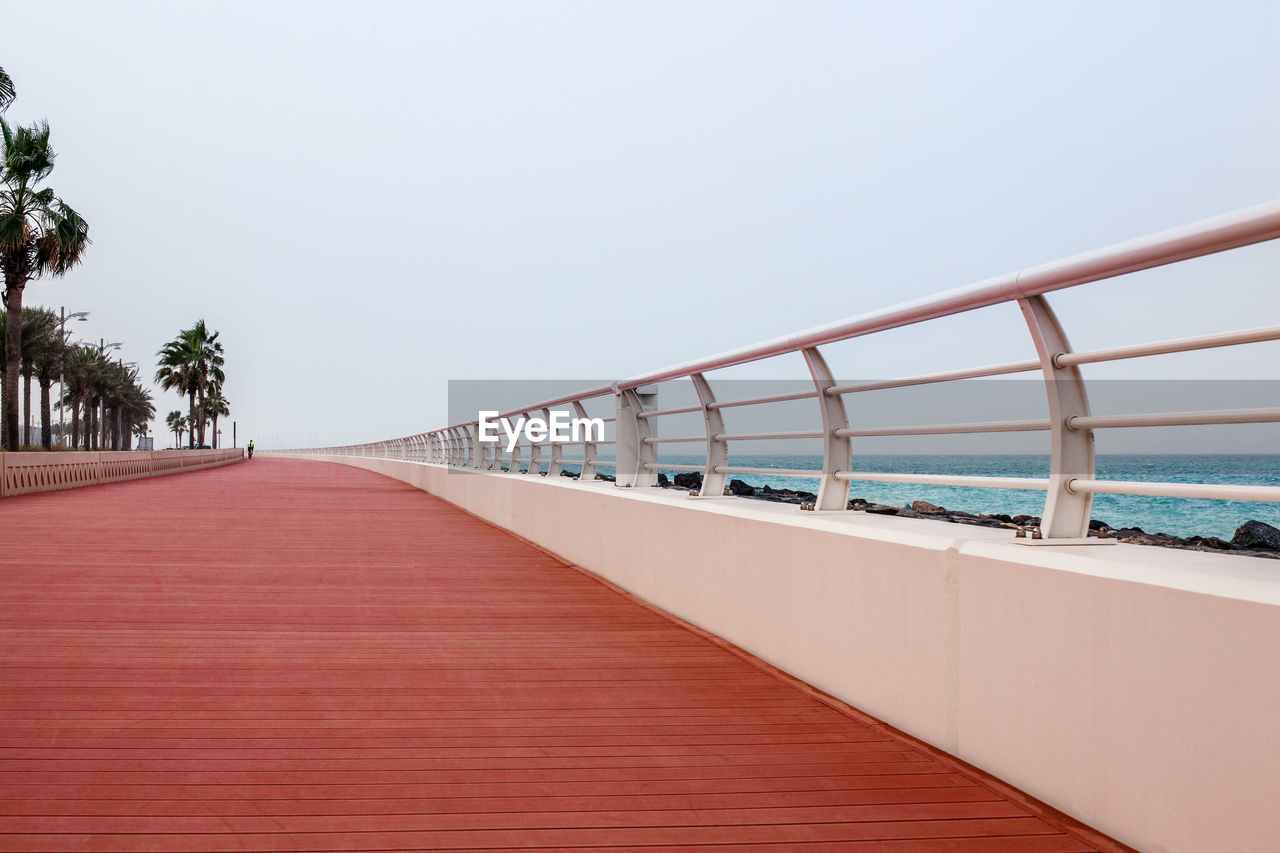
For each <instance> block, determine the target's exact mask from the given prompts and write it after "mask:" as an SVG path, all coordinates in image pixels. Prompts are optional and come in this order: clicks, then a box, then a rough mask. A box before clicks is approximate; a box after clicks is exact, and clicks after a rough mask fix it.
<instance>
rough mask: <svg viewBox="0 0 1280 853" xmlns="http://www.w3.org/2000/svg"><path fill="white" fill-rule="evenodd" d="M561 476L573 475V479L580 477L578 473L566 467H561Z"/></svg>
mask: <svg viewBox="0 0 1280 853" xmlns="http://www.w3.org/2000/svg"><path fill="white" fill-rule="evenodd" d="M560 476H561V477H572V478H573V479H575V480H576V479H578V475H577V474H575V473H574V472H573V471H566V470H565V469H563V468H561V469H560Z"/></svg>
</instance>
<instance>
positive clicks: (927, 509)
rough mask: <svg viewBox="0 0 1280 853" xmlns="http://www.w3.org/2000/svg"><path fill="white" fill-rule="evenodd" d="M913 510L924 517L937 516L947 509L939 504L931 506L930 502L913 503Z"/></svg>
mask: <svg viewBox="0 0 1280 853" xmlns="http://www.w3.org/2000/svg"><path fill="white" fill-rule="evenodd" d="M911 509H912V510H914V511H915V512H918V513H921V514H924V515H935V514H938V513H944V512H946V511H947V510H946V507H940V506H938V505H937V504H931V503H929V502H928V501H912V502H911Z"/></svg>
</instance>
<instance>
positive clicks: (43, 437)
mask: <svg viewBox="0 0 1280 853" xmlns="http://www.w3.org/2000/svg"><path fill="white" fill-rule="evenodd" d="M52 384H53V378H52V377H50V378H48V379H45V378H44V376H43V374H42V375H41V377H40V423H41V424H42V425H43V426H44V432H42V433H40V446H41V447H43V448H44V449H45V450H52V449H53V409H52V407H51V406H50V405H49V386H50V385H52Z"/></svg>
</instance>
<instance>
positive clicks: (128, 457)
mask: <svg viewBox="0 0 1280 853" xmlns="http://www.w3.org/2000/svg"><path fill="white" fill-rule="evenodd" d="M243 458H244V451H242V450H240V449H238V448H233V449H229V450H104V451H87V452H66V453H40V452H35V453H3V452H0V497H9V496H12V495H25V494H30V493H32V492H52V491H56V490H58V489H74V488H78V487H79V486H93V485H97V484H99V483H118V482H120V481H122V480H140V479H143V478H145V477H158V476H161V475H164V474H177V473H180V472H182V471H199V470H202V469H204V468H216V467H218V466H220V465H230V464H232V463H234V462H239V461H241V460H242V459H243Z"/></svg>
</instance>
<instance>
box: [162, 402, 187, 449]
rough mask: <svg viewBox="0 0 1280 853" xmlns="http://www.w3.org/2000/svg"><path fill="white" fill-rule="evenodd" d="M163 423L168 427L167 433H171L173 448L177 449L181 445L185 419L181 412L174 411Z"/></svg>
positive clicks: (185, 423)
mask: <svg viewBox="0 0 1280 853" xmlns="http://www.w3.org/2000/svg"><path fill="white" fill-rule="evenodd" d="M164 422H165V423H166V424H168V425H169V431H170V432H172V433H173V446H174V447H178V446H179V445H181V444H182V431H183V430H184V429H186V428H187V419H186V418H184V417H183V416H182V412H179V411H178V410H177V409H174V410H173V411H172V412H170V413H169V415H168V417H166V418H165V419H164Z"/></svg>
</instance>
